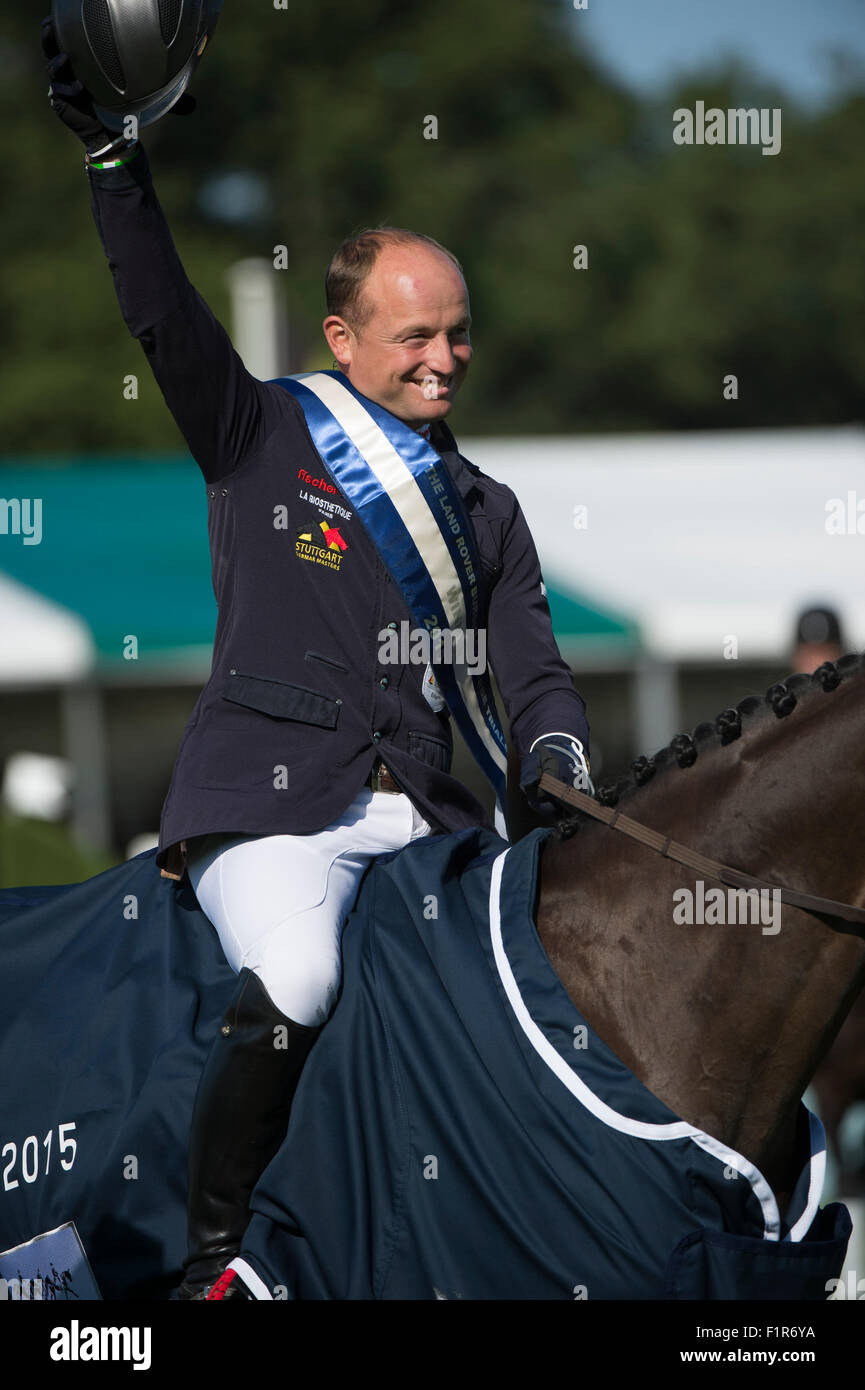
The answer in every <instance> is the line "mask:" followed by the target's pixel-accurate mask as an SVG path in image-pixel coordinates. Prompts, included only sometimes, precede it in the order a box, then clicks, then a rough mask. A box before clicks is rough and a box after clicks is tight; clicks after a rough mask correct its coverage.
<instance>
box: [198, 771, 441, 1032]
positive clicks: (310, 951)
mask: <svg viewBox="0 0 865 1390" xmlns="http://www.w3.org/2000/svg"><path fill="white" fill-rule="evenodd" d="M431 833H432V831H431V827H430V826H429V824H428V823H427V822H426V821H425V820H424V818H423V817H422V816H421V814H420V812H419V811H417V810H415V808H414V806H413V805H412V803H411V801H410V800H409V799H408V797H407V796H405V795H403V794H401V793H400V794H396V793H394V792H373V791H371V790H370V789H369V788H365V789H364V790H363V791H361V792H360V794H359V795H358V796H357V797H356V798H355V800H354V801H353V802H352V804H351V805H350V806H349V807H348V808H347V810H346V811H345V812H344V813H343V815H342V816H340V818H339V820H336V821H334V822H333V824H332V825H329V826H328V827H327V828H326V829H325V830H320V831H319V832H318V833H317V834H315V835H260V836H258V835H255V836H251V835H204V836H197V837H195V838H194V839H191V840H190V841H189V842H188V847H187V868H188V872H189V878H190V880H191V882H192V886H193V889H194V890H195V895H196V897H197V898H198V901H199V904H200V905H201V909H202V911H203V912H204V913H205V914H206V916H207V917H209V919H210V921H211V922H212V923H213V925H214V927H215V928H216V931H217V933H218V935H219V940H220V943H221V945H222V949H223V951H224V952H225V956H226V959H227V961H228V963H229V965H230V966H231V968H232V970H235V971H238V972H239V971H240V970H242V969H243V967H244V966H247V967H248V968H249V969H250V970H254V971H255V973H256V974H257V975H258V977H259V979H260V980H261V982H262V984H263V985H264V987H265V989H266V990H267V992H268V994H269V995H270V997H271V999H272V1000H273V1002H274V1003H275V1005H276V1007H277V1008H278V1009H279V1010H281V1012H282V1013H284V1014H286V1015H287V1016H288V1017H289V1018H291V1019H293V1020H294V1022H295V1023H301V1024H304V1025H305V1026H307V1027H315V1026H318V1025H319V1024H322V1023H324V1022H325V1021H326V1020H327V1018H328V1017H329V1015H330V1012H331V1010H332V1008H333V1005H334V1003H335V1001H336V995H337V991H338V990H339V983H340V977H341V973H342V965H341V953H340V940H341V937H342V929H343V927H344V925H345V922H346V919H347V918H348V915H349V913H350V912H351V910H352V908H353V907H354V903H355V899H356V897H357V890H358V887H359V885H360V880H361V878H362V877H363V873H364V870H365V869H366V867H367V865H368V864H369V862H370V860H371V859H373V858H374V857H375V856H376V855H377V854H383V853H385V852H386V851H387V850H393V849H400V848H401V847H402V846H403V845H406V844H408V843H409V841H410V840H416V839H418V838H419V837H420V836H422V835H429V834H431Z"/></svg>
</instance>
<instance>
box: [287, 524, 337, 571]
mask: <svg viewBox="0 0 865 1390" xmlns="http://www.w3.org/2000/svg"><path fill="white" fill-rule="evenodd" d="M294 549H295V553H296V554H298V555H299V556H300V558H301V560H311V561H312V562H313V564H316V565H324V566H325V567H326V568H327V569H329V570H338V569H339V567H340V565H341V564H342V553H343V551H344V550H347V549H348V546H347V545H346V543H345V541H344V540H343V538H342V536H341V535H340V534H339V527H338V526H331V524H330V522H329V521H319V520H318V517H316V519H315V523H314V524H313V525H312V526H310V527H309V528H308V529H307V528H304V527H302V526H301V527H299V528H298V532H297V540H296V541H295V543H294Z"/></svg>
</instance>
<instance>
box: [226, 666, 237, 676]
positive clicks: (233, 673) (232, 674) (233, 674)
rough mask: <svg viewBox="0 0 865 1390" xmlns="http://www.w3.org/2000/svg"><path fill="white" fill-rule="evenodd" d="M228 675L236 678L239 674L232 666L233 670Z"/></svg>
mask: <svg viewBox="0 0 865 1390" xmlns="http://www.w3.org/2000/svg"><path fill="white" fill-rule="evenodd" d="M228 674H229V675H230V676H236V675H237V672H236V670H235V669H234V667H233V666H232V668H231V670H230V671H229V673H228Z"/></svg>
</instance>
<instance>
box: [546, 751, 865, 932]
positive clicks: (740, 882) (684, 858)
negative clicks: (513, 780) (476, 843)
mask: <svg viewBox="0 0 865 1390" xmlns="http://www.w3.org/2000/svg"><path fill="white" fill-rule="evenodd" d="M539 786H540V788H541V790H542V791H547V792H549V793H550V794H551V795H552V796H555V798H556V800H557V801H564V802H565V803H566V804H567V805H569V806H573V807H575V808H576V810H578V811H584V812H585V813H586V815H587V816H591V817H592V818H593V819H594V820H599V821H603V823H604V824H605V825H608V826H609V827H610V829H611V830H621V831H622V833H623V834H624V835H627V836H629V837H630V839H632V840H636V841H637V842H638V843H639V844H641V845H646V846H647V847H648V848H649V849H652V850H655V851H656V852H657V853H658V854H662V855H663V856H664V858H665V859H674V860H675V861H676V863H677V864H684V865H685V866H686V867H687V868H689V869H694V870H695V872H696V873H698V874H703V875H705V877H706V878H714V879H717V880H718V882H719V883H724V884H726V885H727V886H728V887H730V888H758V889H767V890H768V891H769V892H776V893H777V894H778V896H779V898H780V901H781V902H782V903H789V905H790V906H791V907H800V908H803V909H804V910H805V911H806V912H817V913H823V914H824V915H825V916H827V917H840V918H841V919H842V921H845V922H856V923H860V924H865V908H861V907H853V905H852V904H851V903H839V902H835V901H834V900H833V899H832V898H818V897H816V896H815V895H814V894H812V893H800V892H798V890H796V889H794V888H782V887H781V886H780V885H779V884H774V883H766V882H765V880H763V879H759V878H752V877H751V875H750V874H743V873H741V872H740V871H739V870H738V869H732V868H730V866H729V865H728V864H720V863H719V862H718V861H717V860H716V859H708V858H707V857H706V856H705V855H704V854H698V853H697V852H696V850H693V849H689V848H688V846H687V845H682V844H679V842H678V841H677V840H671V839H670V836H669V835H662V834H660V833H659V831H657V830H650V829H649V827H648V826H647V825H641V823H640V822H639V821H636V820H632V819H631V817H630V816H623V815H622V813H621V812H620V811H618V810H617V809H616V808H615V807H614V806H601V804H600V803H599V802H597V801H595V800H594V799H593V798H592V797H590V796H587V795H586V793H585V792H578V791H576V790H575V789H574V788H573V787H569V786H567V785H566V783H564V782H559V781H557V780H556V778H555V777H551V776H550V774H549V773H548V772H545V773H544V774H543V776H542V777H541V780H540V783H539ZM859 934H860V933H857V935H859Z"/></svg>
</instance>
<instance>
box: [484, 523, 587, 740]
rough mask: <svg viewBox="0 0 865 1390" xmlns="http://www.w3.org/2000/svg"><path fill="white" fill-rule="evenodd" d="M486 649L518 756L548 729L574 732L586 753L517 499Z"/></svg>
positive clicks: (578, 710)
mask: <svg viewBox="0 0 865 1390" xmlns="http://www.w3.org/2000/svg"><path fill="white" fill-rule="evenodd" d="M487 651H488V656H489V662H490V665H491V667H492V669H493V674H494V675H495V678H496V681H497V683H498V687H499V690H500V691H501V695H502V699H503V700H504V704H505V709H506V711H507V715H508V719H509V721H510V726H511V738H512V741H513V743H514V744H515V746H516V751H517V753H518V754H519V755H520V756H521V757H522V756H524V755H525V754H526V753H527V752H528V750H529V748H530V747H531V745H532V743H533V742H534V740H535V739H537V738H540V737H541V735H543V734H548V733H566V734H574V735H575V736H576V737H577V738H579V739H580V741H581V742H582V743H583V745H584V747H585V748H586V750H587V751H588V744H589V738H588V734H589V726H588V722H587V720H586V706H585V702H584V701H583V698H582V696H581V695H579V694H578V693H577V690H576V687H575V685H574V678H573V675H572V674H571V670H570V667H569V666H568V665H567V664H566V663H565V661H564V660H563V659H562V656H561V654H560V652H559V649H558V646H557V644H556V639H555V637H554V636H553V625H552V621H551V619H550V609H549V604H548V603H547V599H546V590H545V587H544V584H543V577H542V575H541V566H540V561H539V560H538V554H537V550H536V549H535V543H534V541H533V540H532V535H531V532H530V531H529V528H528V523H527V522H526V519H525V517H524V516H523V513H522V510H521V508H520V505H519V503H518V502H517V500H516V498H514V502H513V512H512V514H511V518H510V521H509V522H508V523H507V524H506V526H505V530H504V536H503V544H502V571H501V575H500V577H499V580H498V582H497V584H496V585H495V586H494V588H493V591H492V595H491V598H490V604H489V614H488V631H487Z"/></svg>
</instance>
